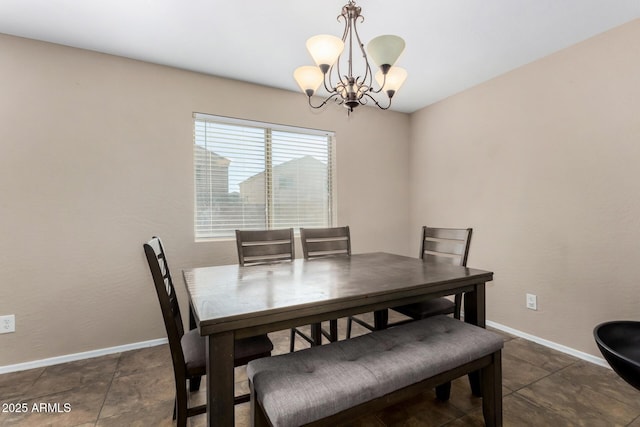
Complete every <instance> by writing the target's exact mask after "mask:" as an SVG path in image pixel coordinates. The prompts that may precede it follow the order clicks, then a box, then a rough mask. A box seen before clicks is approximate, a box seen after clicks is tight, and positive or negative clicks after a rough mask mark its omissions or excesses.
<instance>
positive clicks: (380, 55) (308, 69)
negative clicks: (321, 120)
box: [293, 0, 407, 112]
mask: <svg viewBox="0 0 640 427" xmlns="http://www.w3.org/2000/svg"><path fill="white" fill-rule="evenodd" d="M338 21H344V32H343V34H342V38H340V37H336V36H332V35H325V34H323V35H317V36H313V37H311V38H310V39H309V40H307V50H308V51H309V53H310V54H311V57H312V58H313V60H314V62H315V63H316V65H315V66H312V65H306V66H302V67H299V68H297V69H296V70H295V72H294V73H293V76H294V78H295V80H296V82H297V83H298V86H300V89H302V91H303V92H304V93H305V94H306V95H307V97H308V98H309V105H310V106H311V107H313V108H321V107H323V106H324V105H325V104H327V102H329V101H331V100H334V101H335V102H337V103H338V104H341V105H344V106H345V107H346V108H347V109H348V111H349V112H352V111H353V109H354V108H355V107H357V106H358V105H366V104H367V103H369V102H370V101H371V102H373V103H375V105H377V106H378V107H379V108H381V109H383V110H386V109H388V108H389V107H390V106H391V98H393V96H394V95H395V93H396V92H397V91H398V89H399V88H400V86H402V84H403V83H404V81H405V79H406V78H407V71H406V70H405V69H404V68H400V67H396V66H395V65H394V64H395V63H396V61H397V60H398V57H399V56H400V54H401V53H402V51H403V50H404V46H405V43H404V40H403V39H402V38H400V37H398V36H394V35H383V36H378V37H376V38H374V39H372V40H371V41H370V42H369V44H368V45H367V49H366V51H365V48H364V43H363V42H362V40H360V35H359V34H358V28H357V26H356V24H357V23H358V22H363V21H364V16H362V15H361V8H360V7H359V6H356V2H355V1H353V0H349V3H347V4H346V5H344V6H343V8H342V12H341V13H340V15H338ZM345 48H346V52H345ZM367 53H368V55H369V56H367ZM343 54H344V56H343ZM354 55H355V56H358V55H362V62H363V64H364V67H363V68H361V69H360V70H359V71H360V74H358V75H355V74H354V69H355V67H354V62H353V60H354ZM369 58H370V59H371V61H372V62H373V63H374V64H375V65H377V66H378V71H377V72H376V74H375V76H374V74H373V72H372V70H371V65H370V64H369ZM345 62H346V64H345ZM341 63H342V64H341ZM345 65H346V69H345ZM374 78H375V80H376V83H377V88H376V87H375V86H374V84H373V79H374ZM322 84H324V89H325V90H326V91H327V92H328V94H329V95H328V96H327V97H326V98H325V99H324V101H322V102H321V103H320V104H319V105H313V103H312V102H311V97H312V96H313V95H314V94H315V93H316V91H317V90H318V88H319V87H320V85H322ZM380 92H384V93H385V94H386V95H387V98H388V103H386V105H383V104H381V103H380V102H379V101H378V100H376V98H375V97H374V96H375V95H377V94H379V93H380Z"/></svg>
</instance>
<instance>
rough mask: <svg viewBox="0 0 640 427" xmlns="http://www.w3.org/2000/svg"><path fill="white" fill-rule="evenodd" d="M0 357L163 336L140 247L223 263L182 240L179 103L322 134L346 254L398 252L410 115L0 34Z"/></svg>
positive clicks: (183, 160)
mask: <svg viewBox="0 0 640 427" xmlns="http://www.w3.org/2000/svg"><path fill="white" fill-rule="evenodd" d="M0 52H2V54H1V55H0V70H1V71H0V75H1V76H2V79H1V80H2V82H3V84H2V96H0V117H2V126H1V127H0V236H2V237H1V241H2V243H1V244H0V275H1V281H2V297H1V298H0V314H2V315H3V314H15V315H16V326H17V331H16V332H15V333H13V334H5V335H0V366H4V365H10V364H16V363H21V362H27V361H32V360H37V359H42V358H48V357H54V356H59V355H65V354H71V353H76V352H83V351H89V350H95V349H101V348H106V347H111V346H117V345H123V344H129V343H135V342H140V341H145V340H150V339H154V338H160V337H163V336H164V330H163V326H162V320H161V316H160V312H159V309H158V304H157V300H156V296H155V294H154V291H153V287H152V284H151V279H150V276H149V272H148V267H147V266H146V261H145V259H144V255H143V251H142V243H143V242H144V241H146V240H148V239H149V238H150V237H151V236H152V235H154V234H158V235H160V236H162V237H163V239H164V242H165V245H166V246H167V252H168V255H169V257H170V258H169V261H170V263H171V267H172V270H173V276H174V280H175V281H176V282H177V284H178V289H179V292H180V293H179V297H180V298H181V301H182V303H183V307H184V306H185V305H186V295H185V293H184V290H183V285H182V276H181V270H182V268H184V267H191V266H199V265H207V264H225V263H234V262H237V260H236V254H235V246H234V244H235V243H234V242H228V241H227V242H222V243H219V242H218V243H197V244H196V243H194V237H193V166H192V163H193V159H192V157H193V154H192V134H193V129H192V127H193V125H192V113H193V112H194V111H195V112H203V113H210V114H219V115H225V116H232V117H240V118H244V119H251V120H260V121H267V122H275V123H282V124H288V125H293V126H303V127H312V128H319V129H328V130H333V131H335V132H336V134H337V144H338V145H337V161H338V186H337V188H338V221H339V223H340V224H349V225H350V226H351V230H352V239H353V248H354V251H356V252H362V251H374V250H386V251H392V252H397V253H407V251H408V246H409V244H408V242H409V235H408V227H407V223H408V218H409V215H408V212H409V209H408V206H409V199H408V197H409V189H408V179H409V172H408V170H407V162H408V155H409V131H410V126H409V116H408V115H406V114H401V113H394V112H382V111H378V110H376V109H373V108H361V109H360V110H359V111H356V112H355V113H354V114H352V115H351V117H350V118H348V117H347V114H346V111H345V110H344V109H342V108H339V107H336V106H332V107H331V108H327V109H326V111H323V112H310V111H309V109H308V108H307V107H306V100H305V98H304V96H303V95H302V94H298V93H293V92H287V91H281V90H276V89H269V88H265V87H260V86H254V85H250V84H245V83H240V82H236V81H230V80H224V79H219V78H215V77H210V76H206V75H202V74H196V73H191V72H186V71H181V70H176V69H172V68H168V67H162V66H158V65H152V64H147V63H143V62H137V61H132V60H128V59H124V58H118V57H113V56H109V55H103V54H97V53H93V52H88V51H83V50H78V49H73V48H67V47H62V46H57V45H52V44H47V43H41V42H36V41H31V40H26V39H20V38H15V37H10V36H3V35H0Z"/></svg>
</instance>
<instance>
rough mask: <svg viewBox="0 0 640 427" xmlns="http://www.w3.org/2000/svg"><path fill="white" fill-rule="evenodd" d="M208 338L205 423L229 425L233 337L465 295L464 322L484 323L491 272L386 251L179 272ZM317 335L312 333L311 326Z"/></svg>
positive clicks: (200, 331) (194, 311)
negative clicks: (486, 295)
mask: <svg viewBox="0 0 640 427" xmlns="http://www.w3.org/2000/svg"><path fill="white" fill-rule="evenodd" d="M183 277H184V281H185V286H186V289H187V293H188V295H189V302H190V305H191V308H192V311H193V315H194V320H195V325H196V327H197V328H198V330H199V333H200V335H202V336H203V337H205V338H206V351H207V371H206V372H207V375H206V393H207V397H206V400H207V425H209V426H225V427H230V426H233V425H234V340H236V339H240V338H244V337H250V336H255V335H259V334H264V333H268V332H273V331H279V330H284V329H289V328H291V327H296V326H301V325H311V324H314V323H316V324H317V323H318V322H321V321H323V320H330V319H337V318H341V317H347V316H351V315H355V314H360V313H366V312H372V311H378V312H380V311H384V310H386V309H388V308H392V307H396V306H399V305H404V304H409V303H414V302H419V301H423V300H427V299H430V298H437V297H442V296H447V295H454V294H457V293H464V321H465V322H468V323H471V324H474V325H477V326H480V327H483V328H484V327H485V283H486V282H489V281H491V280H493V273H492V272H490V271H484V270H478V269H474V268H467V267H461V266H458V265H453V264H447V263H434V262H425V261H423V260H421V259H418V258H412V257H407V256H402V255H396V254H391V253H385V252H373V253H360V254H354V255H351V256H336V257H325V258H316V259H310V260H304V259H296V260H294V261H290V262H279V263H270V264H262V265H254V266H240V265H220V266H212V267H198V268H191V269H185V270H183ZM316 333H318V331H317V330H316Z"/></svg>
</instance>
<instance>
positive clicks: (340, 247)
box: [300, 226, 351, 259]
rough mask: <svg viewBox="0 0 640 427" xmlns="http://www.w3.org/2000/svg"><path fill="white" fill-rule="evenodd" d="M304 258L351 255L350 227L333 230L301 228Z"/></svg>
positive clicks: (334, 228)
mask: <svg viewBox="0 0 640 427" xmlns="http://www.w3.org/2000/svg"><path fill="white" fill-rule="evenodd" d="M300 241H301V242H302V252H303V253H304V258H305V259H309V258H318V257H325V256H334V255H351V236H350V234H349V226H345V227H332V228H300Z"/></svg>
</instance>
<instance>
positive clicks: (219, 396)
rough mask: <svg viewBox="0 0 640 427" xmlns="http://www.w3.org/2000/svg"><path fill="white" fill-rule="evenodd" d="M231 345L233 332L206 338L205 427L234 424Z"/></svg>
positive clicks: (225, 426) (230, 425)
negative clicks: (206, 426)
mask: <svg viewBox="0 0 640 427" xmlns="http://www.w3.org/2000/svg"><path fill="white" fill-rule="evenodd" d="M233 345H234V334H233V332H222V333H219V334H214V335H209V336H207V425H208V426H209V427H211V426H224V427H233V425H234V423H235V420H234V406H233V403H234V402H233V393H234V391H233V385H234V384H233V381H234V380H233V361H234V347H233ZM214 361H215V362H214Z"/></svg>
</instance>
